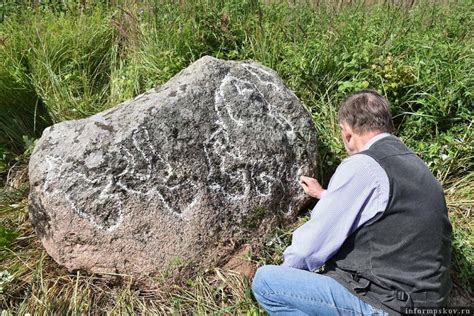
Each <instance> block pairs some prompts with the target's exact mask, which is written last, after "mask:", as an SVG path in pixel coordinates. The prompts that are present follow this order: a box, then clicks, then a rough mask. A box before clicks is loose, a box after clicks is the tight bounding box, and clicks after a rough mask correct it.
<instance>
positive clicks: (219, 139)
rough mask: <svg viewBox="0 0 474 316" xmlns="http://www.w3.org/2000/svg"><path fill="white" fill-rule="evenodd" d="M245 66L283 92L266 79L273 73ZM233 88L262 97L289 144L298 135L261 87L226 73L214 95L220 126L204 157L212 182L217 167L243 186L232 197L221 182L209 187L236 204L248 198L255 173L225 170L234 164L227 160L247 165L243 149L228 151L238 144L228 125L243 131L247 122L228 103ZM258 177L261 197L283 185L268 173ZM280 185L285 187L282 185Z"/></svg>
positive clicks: (205, 150)
mask: <svg viewBox="0 0 474 316" xmlns="http://www.w3.org/2000/svg"><path fill="white" fill-rule="evenodd" d="M242 65H243V67H244V68H245V69H246V70H247V71H248V72H249V73H250V74H251V75H252V76H253V77H254V78H255V79H256V80H258V81H259V82H261V83H262V84H263V85H265V86H266V87H271V88H273V89H274V90H275V91H279V90H281V87H280V86H279V85H277V84H275V83H274V82H272V81H269V80H265V79H264V78H263V77H264V76H269V77H270V78H271V77H272V74H271V73H269V72H267V71H265V70H264V69H261V68H257V67H254V66H253V65H250V64H245V63H244V64H242ZM232 88H234V89H235V91H237V93H238V95H240V96H243V97H246V98H249V97H250V96H251V94H252V93H258V94H260V96H261V100H262V102H264V105H266V106H267V107H268V111H266V112H265V113H266V114H267V115H268V116H269V117H270V119H273V120H275V121H276V122H277V123H278V124H279V125H280V126H282V127H283V129H284V130H286V134H287V137H288V139H289V141H290V143H293V141H294V139H295V134H294V126H293V125H292V124H291V122H290V121H289V120H288V119H287V118H286V117H285V116H283V115H282V114H280V113H279V112H278V111H277V110H276V109H275V107H274V106H273V105H272V104H270V103H269V102H268V101H267V100H266V98H265V95H264V94H263V93H262V92H261V91H260V90H259V89H258V86H257V85H256V84H255V83H253V82H250V81H248V80H244V79H240V78H237V77H236V76H234V75H232V74H230V73H228V74H226V76H225V77H224V78H223V80H222V81H221V83H220V85H219V87H218V88H217V89H216V91H215V94H214V110H215V112H216V114H217V120H216V121H215V124H216V125H217V130H216V131H214V132H213V133H212V134H211V135H210V136H209V138H208V139H207V140H206V141H205V146H204V154H205V156H206V161H207V164H208V166H209V174H208V176H207V179H208V181H210V179H211V177H212V176H213V175H214V174H215V172H216V169H215V166H218V170H219V171H220V173H221V174H222V175H224V176H228V177H229V179H230V180H231V181H232V182H236V183H240V184H242V187H243V188H244V189H243V192H242V193H241V194H237V193H235V194H232V193H230V192H227V191H226V190H225V189H224V188H223V187H222V185H221V184H219V183H215V182H214V183H212V184H210V185H209V188H210V189H211V190H213V191H215V192H220V193H222V194H223V196H225V197H226V198H227V199H228V200H230V201H235V200H241V199H243V198H245V197H246V196H248V194H249V192H250V190H251V183H252V181H251V179H249V175H250V176H255V175H253V172H252V174H250V173H249V172H245V170H244V169H242V168H241V169H240V170H233V171H232V172H228V170H227V168H226V167H228V166H232V165H233V164H232V163H227V162H226V160H231V162H232V160H234V162H236V163H239V161H241V162H242V163H243V162H244V158H243V157H242V155H241V152H240V149H239V148H238V147H234V148H229V147H231V145H232V144H235V142H234V143H232V142H231V141H230V139H229V134H228V130H229V128H230V127H231V126H229V125H228V124H234V126H233V127H232V128H234V129H235V128H237V129H240V128H243V126H244V123H245V121H244V120H243V119H242V118H238V117H236V116H235V113H234V111H233V110H232V108H231V105H232V103H231V102H227V100H226V92H227V91H228V90H229V89H232ZM226 118H227V119H226ZM229 119H230V120H229ZM209 148H210V149H212V153H211V152H209ZM211 154H212V155H211ZM213 157H216V158H217V159H218V163H217V164H215V163H213V161H214V159H212V158H213ZM267 163H268V162H267ZM249 164H252V162H251V161H249V162H246V164H245V165H249ZM253 166H255V162H254V163H253ZM252 170H253V168H252ZM256 177H257V178H258V179H259V180H260V182H261V183H262V184H263V187H264V188H265V189H263V190H261V189H260V188H259V186H255V187H256V189H255V190H256V193H257V194H258V195H259V196H269V195H271V189H272V186H273V185H274V184H275V183H276V182H280V183H281V180H280V179H276V178H275V177H273V176H271V175H269V174H267V173H266V172H265V171H261V173H260V174H259V175H257V176H256ZM281 185H283V184H282V183H281Z"/></svg>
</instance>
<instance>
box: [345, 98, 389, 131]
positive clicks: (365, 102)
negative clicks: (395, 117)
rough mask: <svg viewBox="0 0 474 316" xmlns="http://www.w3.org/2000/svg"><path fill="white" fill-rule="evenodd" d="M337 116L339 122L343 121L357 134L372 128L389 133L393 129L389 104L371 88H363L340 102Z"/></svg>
mask: <svg viewBox="0 0 474 316" xmlns="http://www.w3.org/2000/svg"><path fill="white" fill-rule="evenodd" d="M337 118H338V121H339V123H342V122H345V123H346V124H348V125H349V126H350V127H351V128H352V129H353V130H354V132H355V133H357V134H364V133H366V132H369V131H373V130H378V131H381V132H389V133H390V132H392V131H393V121H392V115H391V114H390V104H389V102H388V101H387V99H385V98H384V97H383V96H381V95H380V94H379V93H378V92H377V91H375V90H372V89H363V90H360V91H357V92H355V93H353V94H351V95H349V97H347V98H346V100H345V101H344V102H342V104H341V106H340V108H339V112H338V113H337Z"/></svg>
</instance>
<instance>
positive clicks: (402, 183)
mask: <svg viewBox="0 0 474 316" xmlns="http://www.w3.org/2000/svg"><path fill="white" fill-rule="evenodd" d="M359 154H364V155H368V156H370V157H372V158H374V159H375V161H377V162H378V163H379V164H380V166H381V167H382V168H383V169H384V170H385V172H386V173H387V176H388V179H389V183H390V196H389V200H388V204H387V208H386V209H385V211H384V214H383V215H382V217H381V218H380V219H379V220H377V221H376V222H374V223H372V224H370V225H365V226H362V227H360V228H359V229H357V230H356V231H355V232H354V233H353V234H351V235H350V236H349V237H348V238H347V239H346V240H345V242H344V244H343V245H342V247H341V248H340V249H339V251H338V252H337V253H336V254H335V255H334V256H333V257H332V258H331V259H330V260H329V261H328V262H327V263H326V271H325V272H323V273H325V274H326V275H328V276H330V277H332V278H334V279H335V280H337V281H338V282H339V283H341V284H342V285H344V286H345V287H346V288H347V289H349V290H350V291H351V292H352V293H353V294H355V295H357V296H358V297H359V298H360V299H362V300H363V301H365V302H367V303H369V304H371V305H372V306H374V307H377V308H381V309H384V310H385V311H387V312H389V313H390V314H393V315H398V314H399V312H400V311H402V309H403V308H404V307H417V306H418V307H419V306H431V307H435V306H443V305H445V304H446V300H447V298H448V295H449V291H450V290H451V286H452V284H451V279H450V275H449V270H448V266H449V263H450V260H451V230H452V228H451V224H450V222H449V219H448V212H447V208H446V202H445V200H444V193H443V189H442V187H441V185H440V184H439V182H438V181H437V180H436V178H435V177H434V176H433V174H432V173H431V172H430V170H429V169H428V167H427V166H426V165H425V163H424V162H423V161H422V160H421V159H420V158H419V157H418V156H417V155H416V154H414V153H413V152H412V151H410V150H409V149H408V148H407V147H406V146H405V145H404V144H403V143H402V142H401V141H400V140H399V139H398V138H396V137H395V136H388V137H385V138H382V139H380V140H378V141H376V142H375V143H374V144H373V145H372V146H371V147H370V148H369V149H368V150H365V151H363V152H361V153H359Z"/></svg>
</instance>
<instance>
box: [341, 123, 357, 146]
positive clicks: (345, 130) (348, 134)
mask: <svg viewBox="0 0 474 316" xmlns="http://www.w3.org/2000/svg"><path fill="white" fill-rule="evenodd" d="M341 133H342V137H343V138H344V139H345V140H346V142H347V143H349V142H350V141H351V138H352V135H353V134H354V132H353V131H352V128H351V127H350V126H349V124H347V123H345V122H342V123H341Z"/></svg>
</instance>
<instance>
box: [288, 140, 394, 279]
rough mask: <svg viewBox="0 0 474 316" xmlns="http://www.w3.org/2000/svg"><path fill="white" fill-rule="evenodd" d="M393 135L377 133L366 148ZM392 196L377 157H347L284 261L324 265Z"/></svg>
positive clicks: (306, 267) (308, 267) (313, 266)
mask: <svg viewBox="0 0 474 316" xmlns="http://www.w3.org/2000/svg"><path fill="white" fill-rule="evenodd" d="M389 135H390V134H388V133H381V134H378V135H376V136H374V137H373V138H371V139H370V140H369V141H368V142H367V143H366V144H365V146H364V147H363V148H362V150H366V149H368V148H369V147H370V146H371V145H372V144H373V143H374V142H376V141H377V140H379V139H381V138H384V137H386V136H389ZM362 150H361V151H362ZM388 196H389V182H388V177H387V174H386V172H385V170H383V168H382V167H381V166H380V165H379V164H378V163H377V162H376V161H375V160H374V159H373V158H371V157H369V156H367V155H357V154H355V155H352V156H349V157H348V158H346V159H344V160H343V161H342V162H341V164H340V165H339V166H338V167H337V169H336V172H335V173H334V175H333V176H332V178H331V180H330V182H329V185H328V188H327V190H326V191H324V192H323V193H322V195H321V199H320V201H319V202H318V203H317V204H316V206H315V207H314V209H313V210H312V211H311V218H310V220H309V221H307V222H306V223H304V224H303V225H301V226H300V227H298V229H296V230H295V231H294V233H293V239H292V243H291V245H290V246H289V247H288V248H286V250H285V251H284V253H283V257H284V261H283V265H284V266H288V267H293V268H298V269H304V270H314V269H317V268H319V267H321V266H322V265H323V264H324V263H325V262H326V260H328V259H330V258H331V257H332V256H333V255H334V254H335V253H336V252H337V251H338V250H339V248H340V247H341V246H342V244H343V243H344V241H345V240H346V238H347V237H348V236H349V235H350V234H351V233H352V232H354V231H355V230H356V229H357V228H359V227H360V226H362V225H369V224H371V223H373V222H374V221H376V220H377V219H378V218H380V216H381V215H382V214H383V211H384V210H385V208H386V207H387V203H388Z"/></svg>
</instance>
